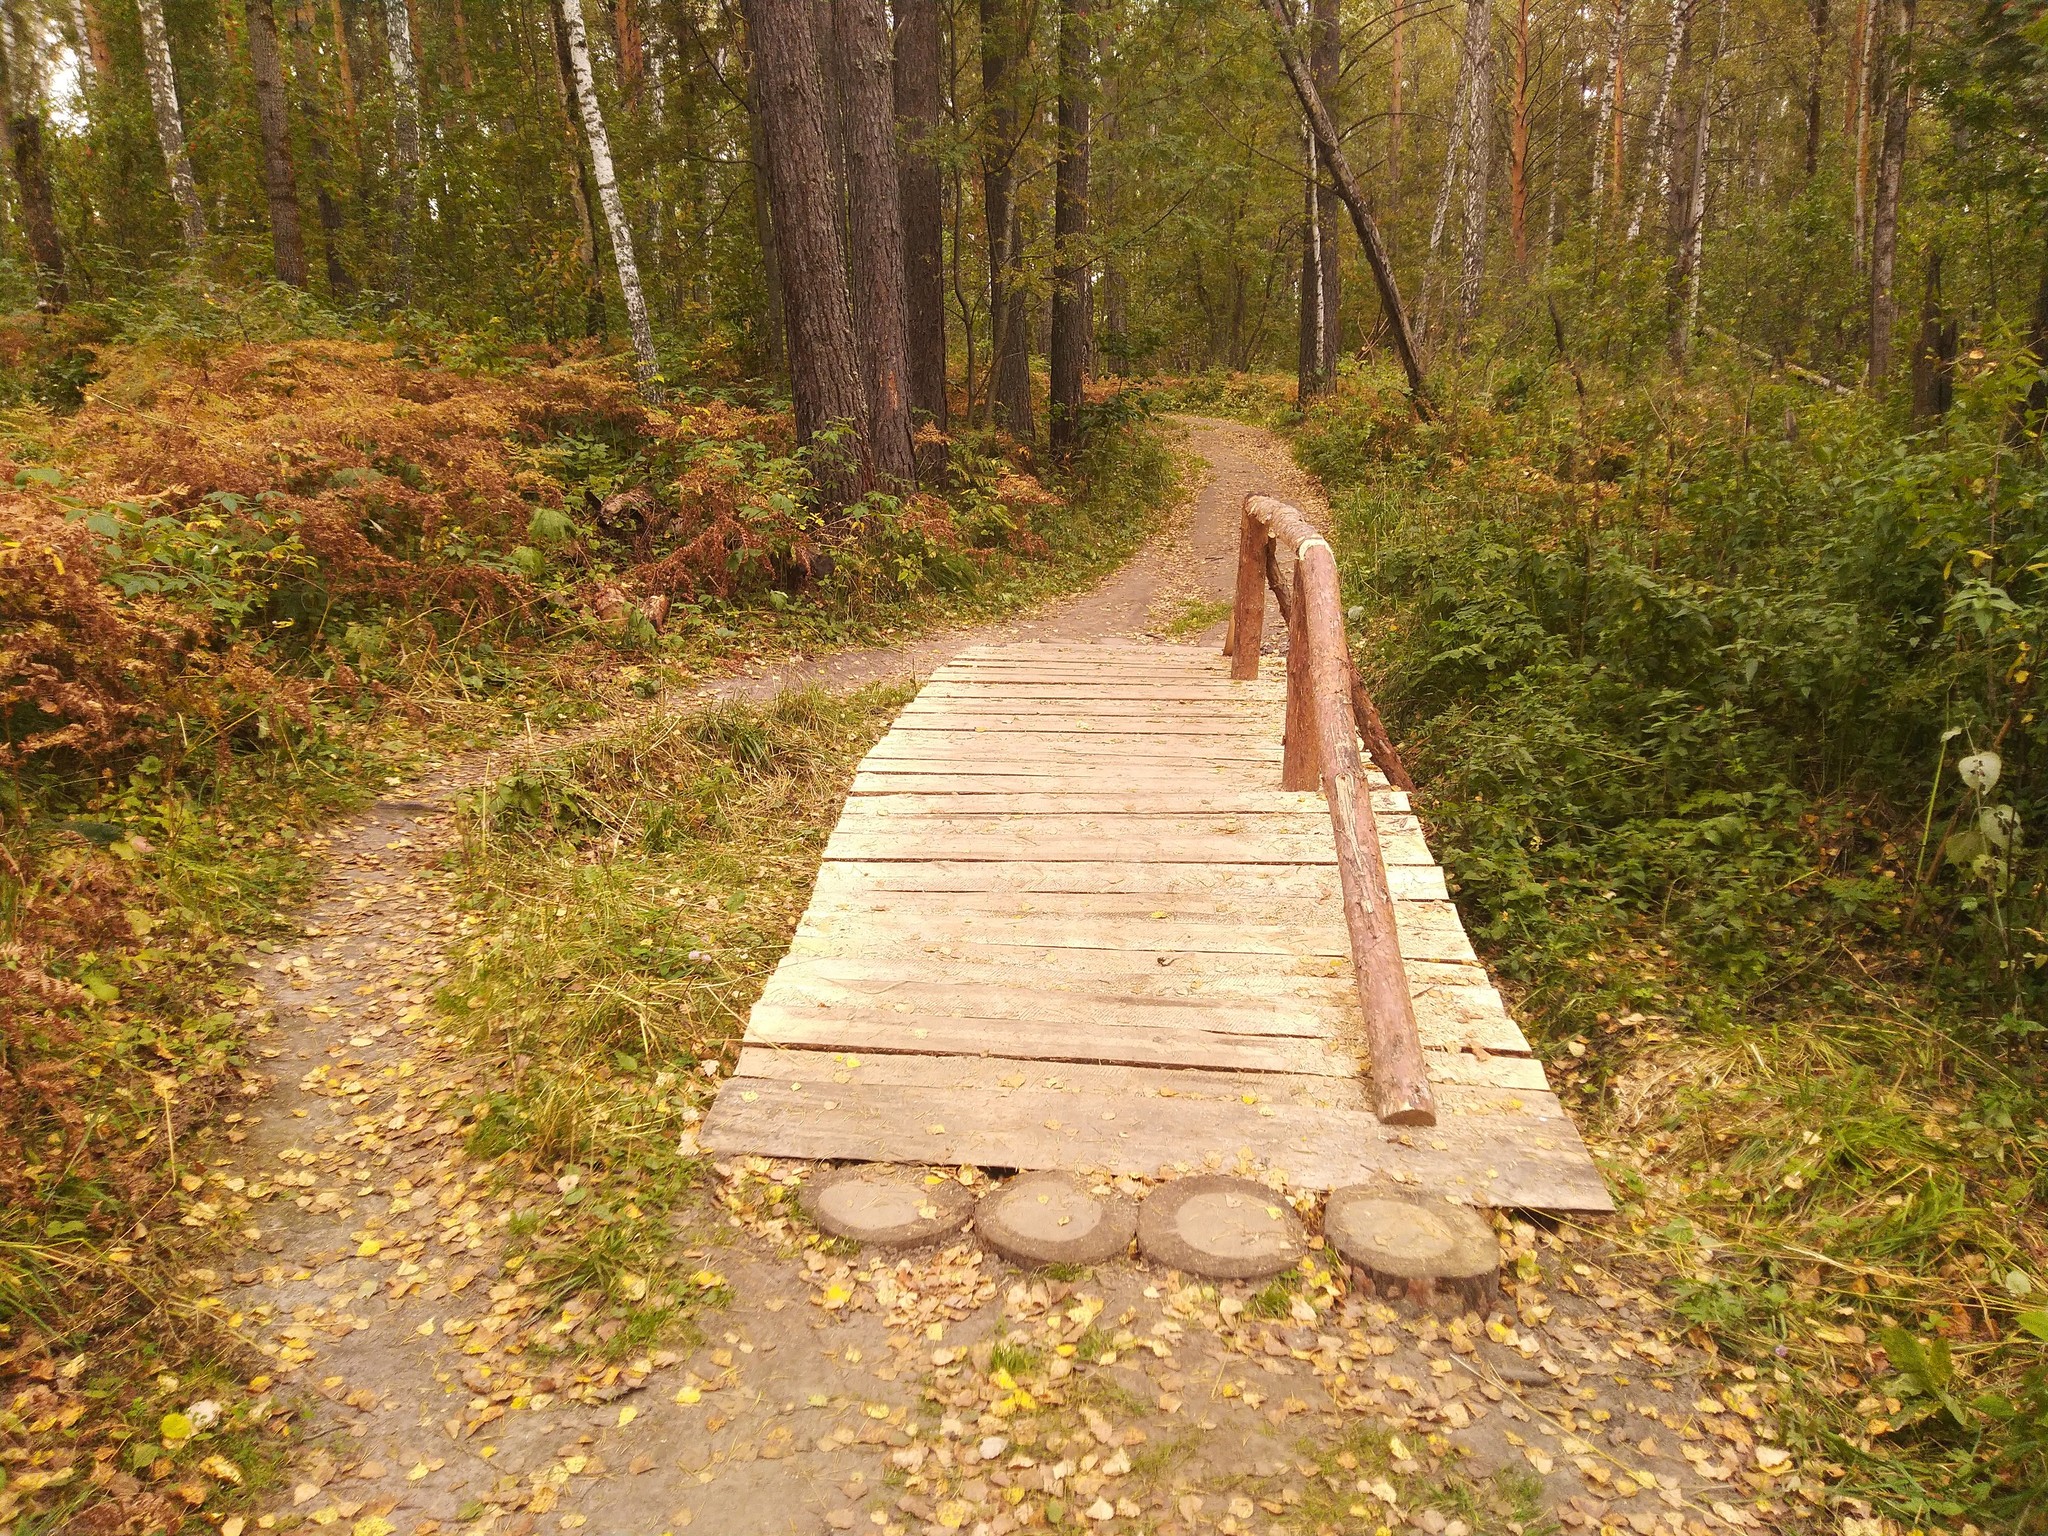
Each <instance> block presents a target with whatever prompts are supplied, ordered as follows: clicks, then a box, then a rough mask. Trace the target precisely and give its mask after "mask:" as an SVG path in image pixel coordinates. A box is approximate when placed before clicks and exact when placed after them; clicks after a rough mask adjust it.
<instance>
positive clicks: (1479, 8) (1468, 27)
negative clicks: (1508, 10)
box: [1429, 0, 1493, 256]
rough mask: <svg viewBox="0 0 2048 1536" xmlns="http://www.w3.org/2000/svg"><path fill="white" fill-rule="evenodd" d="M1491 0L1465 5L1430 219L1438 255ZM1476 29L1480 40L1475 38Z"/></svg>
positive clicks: (1468, 129) (1467, 135) (1468, 126)
mask: <svg viewBox="0 0 2048 1536" xmlns="http://www.w3.org/2000/svg"><path fill="white" fill-rule="evenodd" d="M1492 17H1493V3H1492V0H1469V3H1468V4H1467V5H1466V7H1465V36H1464V40H1463V41H1462V42H1461V43H1460V45H1459V49H1458V84H1457V87H1456V89H1455V90H1454V91H1453V92H1452V94H1451V136H1450V138H1449V139H1448V140H1447V141H1446V142H1445V144H1444V175H1443V180H1442V182H1440V183H1439V184H1438V186H1437V194H1436V213H1435V215H1434V217H1432V218H1431V219H1430V221H1429V254H1430V255H1431V256H1434V255H1436V253H1437V250H1438V248H1439V247H1440V246H1442V244H1443V241H1444V224H1445V221H1446V220H1447V219H1448V218H1449V216H1450V211H1451V192H1452V191H1453V189H1454V188H1455V187H1456V186H1457V182H1458V162H1459V160H1460V159H1462V158H1463V156H1464V154H1465V149H1466V146H1467V144H1468V143H1469V142H1470V140H1471V134H1472V102H1473V96H1474V92H1473V88H1472V87H1473V71H1474V70H1476V69H1477V68H1478V67H1479V54H1480V51H1481V49H1482V48H1483V46H1484V45H1485V43H1486V42H1487V41H1488V39H1487V29H1488V28H1489V27H1490V26H1491V25H1492ZM1475 31H1476V32H1477V34H1478V39H1479V42H1478V44H1477V45H1475V43H1474V40H1473V37H1474V32H1475Z"/></svg>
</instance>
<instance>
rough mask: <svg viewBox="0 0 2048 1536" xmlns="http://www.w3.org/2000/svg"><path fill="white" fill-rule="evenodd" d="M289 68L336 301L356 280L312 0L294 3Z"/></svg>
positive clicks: (330, 287)
mask: <svg viewBox="0 0 2048 1536" xmlns="http://www.w3.org/2000/svg"><path fill="white" fill-rule="evenodd" d="M290 14H291V23H290V25H291V34H292V66H293V69H294V72H295V73H296V74H297V76H298V87H299V116H300V117H302V118H304V119H305V123H306V149H307V152H308V153H309V154H311V155H312V157H313V205H314V207H315V209H316V210H317V211H318V212H319V215H320V244H321V247H322V253H323V255H324V256H325V258H326V265H327V291H328V292H329V293H330V294H332V295H333V296H334V297H335V298H337V299H339V298H346V297H347V296H348V295H350V294H352V293H354V292H355V289H356V285H355V280H354V279H353V278H352V277H350V276H349V271H348V268H347V266H346V265H344V264H343V262H342V259H341V204H340V203H339V202H338V201H337V200H336V198H335V196H334V151H333V148H332V147H331V146H330V145H329V144H328V142H327V113H326V110H325V109H324V108H323V107H322V105H321V102H320V58H319V54H318V53H317V52H316V51H315V50H314V47H313V0H293V3H292V9H291V13H290Z"/></svg>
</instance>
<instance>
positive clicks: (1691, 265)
mask: <svg viewBox="0 0 2048 1536" xmlns="http://www.w3.org/2000/svg"><path fill="white" fill-rule="evenodd" d="M1727 32H1728V0H1720V4H1719V6H1718V7H1717V8H1716V11H1715V16H1714V50H1713V52H1712V53H1711V54H1709V55H1708V56H1707V78H1706V83H1705V85H1704V86H1703V87H1702V89H1701V91H1700V118H1699V124H1698V127H1697V129H1696V131H1695V133H1694V136H1693V147H1692V186H1691V189H1690V192H1689V194H1688V196H1687V198H1686V209H1685V214H1686V218H1685V231H1684V246H1683V249H1682V250H1681V252H1680V255H1679V260H1680V262H1681V263H1682V267H1683V275H1684V280H1685V318H1684V319H1683V320H1682V321H1681V322H1680V324H1679V329H1678V333H1677V334H1676V335H1675V336H1673V337H1672V338H1671V340H1672V348H1671V350H1672V351H1673V353H1675V354H1676V356H1677V358H1678V360H1679V361H1680V362H1681V363H1683V362H1685V361H1686V360H1687V359H1688V358H1690V357H1691V356H1692V338H1693V333H1694V332H1695V331H1696V330H1697V329H1698V328H1699V318H1700V263H1701V260H1702V258H1703V257H1704V256H1705V253H1706V239H1707V150H1708V147H1709V145H1710V144H1711V143H1712V140H1713V129H1714V114H1715V113H1716V112H1717V111H1719V110H1720V109H1721V106H1722V97H1723V96H1724V95H1725V94H1726V92H1725V89H1724V88H1722V87H1720V86H1719V85H1718V84H1717V80H1716V77H1717V76H1718V75H1719V73H1720V66H1721V45H1722V41H1723V39H1724V38H1725V37H1726V36H1727Z"/></svg>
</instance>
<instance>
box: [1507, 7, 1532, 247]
mask: <svg viewBox="0 0 2048 1536" xmlns="http://www.w3.org/2000/svg"><path fill="white" fill-rule="evenodd" d="M1529 106H1530V102H1529V0H1515V83H1514V97H1513V99H1512V100H1511V101H1510V102H1509V104H1508V237H1509V239H1510V240H1511V241H1512V242H1513V243H1514V248H1515V268H1516V270H1517V271H1519V270H1521V269H1522V268H1523V267H1526V266H1527V265H1528V263H1529Z"/></svg>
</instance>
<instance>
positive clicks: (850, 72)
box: [832, 0, 917, 486]
mask: <svg viewBox="0 0 2048 1536" xmlns="http://www.w3.org/2000/svg"><path fill="white" fill-rule="evenodd" d="M832 38H833V44H834V48H835V51H836V53H837V58H836V59H835V61H834V62H835V66H836V69H835V72H836V73H837V75H838V77H839V120H840V127H841V131H842V132H843V133H844V134H845V146H844V147H845V153H846V191H847V196H848V199H849V201H850V203H851V206H852V208H853V209H854V211H855V217H853V218H852V219H850V220H849V221H848V225H847V255H848V258H849V260H848V267H849V269H850V271H851V273H852V280H853V287H852V295H851V296H852V300H853V317H854V336H855V339H856V340H857V341H858V342H859V344H860V353H861V377H862V379H863V381H864V382H865V383H866V385H867V394H868V431H869V451H870V453H871V454H872V455H873V457H874V462H875V471H876V473H877V474H878V475H879V476H880V477H881V479H882V480H883V482H884V483H887V484H892V485H895V486H908V485H914V484H915V483H916V480H917V459H916V447H915V444H914V443H913V441H912V434H913V432H914V430H915V429H914V428H913V426H912V424H911V420H910V315H909V312H908V309H907V306H906V302H905V298H904V289H903V214H902V210H901V208H900V207H899V206H898V202H897V199H898V196H899V188H898V184H897V174H896V104H895V86H894V83H893V82H892V80H891V79H890V74H891V65H890V59H889V14H888V12H887V10H886V9H884V0H832Z"/></svg>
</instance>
